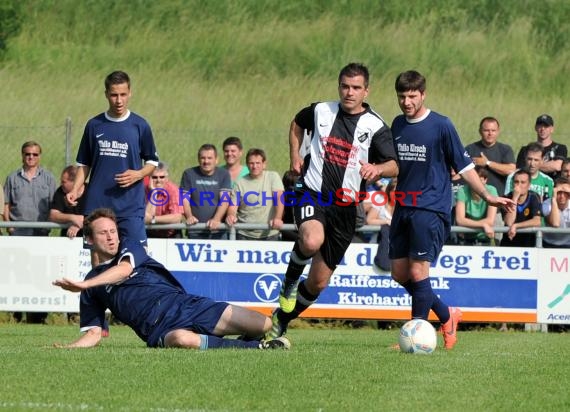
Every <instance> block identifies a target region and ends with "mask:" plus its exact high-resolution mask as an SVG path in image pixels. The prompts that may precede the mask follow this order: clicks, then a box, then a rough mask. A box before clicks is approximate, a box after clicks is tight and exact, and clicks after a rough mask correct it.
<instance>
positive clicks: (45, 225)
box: [0, 222, 570, 247]
mask: <svg viewBox="0 0 570 412" xmlns="http://www.w3.org/2000/svg"><path fill="white" fill-rule="evenodd" d="M67 226H68V225H64V224H59V223H53V222H0V229H2V228H9V227H16V228H28V229H29V228H38V229H61V228H65V227H67ZM146 228H147V229H176V230H188V231H203V230H208V228H207V227H206V224H205V223H196V224H195V225H192V226H188V225H186V224H184V223H169V224H154V225H146ZM239 229H270V227H269V226H268V225H267V224H265V223H236V224H235V225H234V226H229V225H226V224H225V223H222V224H221V225H220V227H219V230H225V231H228V232H229V236H228V237H229V240H235V239H236V232H237V230H239ZM294 230H296V226H295V225H293V224H284V225H283V227H282V228H281V231H294ZM378 230H379V227H378V226H373V225H364V226H362V227H359V228H358V229H356V231H357V232H359V233H363V232H364V233H374V232H378ZM494 230H495V233H507V232H508V231H509V228H508V227H506V226H496V227H494ZM479 232H480V231H479V230H477V229H471V228H467V227H463V226H451V233H479ZM517 233H535V234H536V244H535V246H536V247H542V238H543V234H544V233H558V234H569V233H570V229H566V228H556V227H531V228H524V229H519V230H517Z"/></svg>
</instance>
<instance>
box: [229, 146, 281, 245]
mask: <svg viewBox="0 0 570 412" xmlns="http://www.w3.org/2000/svg"><path fill="white" fill-rule="evenodd" d="M246 162H247V167H248V168H249V174H248V175H246V176H244V177H242V178H239V179H238V180H237V181H236V183H235V185H234V189H233V191H232V204H231V205H230V207H229V208H228V215H227V217H226V223H227V224H228V225H230V226H233V225H234V224H235V223H262V224H266V225H269V229H239V230H238V231H237V239H239V240H279V229H281V227H282V226H283V210H284V204H283V203H284V202H283V201H282V200H283V190H284V188H283V182H282V181H281V178H280V177H279V174H278V173H277V172H274V171H268V170H265V168H266V167H267V156H266V155H265V152H264V151H263V150H262V149H250V150H249V151H248V152H247V156H246Z"/></svg>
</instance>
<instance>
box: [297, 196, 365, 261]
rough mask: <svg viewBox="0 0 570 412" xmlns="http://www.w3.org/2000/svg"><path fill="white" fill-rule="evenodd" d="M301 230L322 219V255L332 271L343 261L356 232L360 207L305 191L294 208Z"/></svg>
mask: <svg viewBox="0 0 570 412" xmlns="http://www.w3.org/2000/svg"><path fill="white" fill-rule="evenodd" d="M294 214H295V223H296V224H297V227H299V226H301V224H302V223H303V222H307V221H309V220H318V221H319V222H321V223H322V225H323V227H324V230H325V240H324V242H323V244H322V246H321V249H320V252H321V255H322V257H323V260H324V262H325V263H326V264H327V266H328V267H329V268H331V269H332V270H335V269H336V266H337V265H338V264H339V263H340V262H341V261H342V258H343V257H344V253H345V252H346V249H348V247H349V246H350V242H352V238H353V237H354V233H355V231H356V206H355V204H354V203H350V204H349V203H344V204H343V203H342V202H341V201H339V200H335V199H334V198H326V197H324V196H323V195H322V194H320V193H317V192H314V191H312V190H308V189H305V190H303V191H297V192H296V203H295V207H294Z"/></svg>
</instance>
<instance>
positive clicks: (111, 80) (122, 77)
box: [105, 70, 131, 91]
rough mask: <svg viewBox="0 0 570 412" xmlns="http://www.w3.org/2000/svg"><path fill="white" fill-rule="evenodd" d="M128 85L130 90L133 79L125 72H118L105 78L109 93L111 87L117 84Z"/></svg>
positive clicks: (106, 89)
mask: <svg viewBox="0 0 570 412" xmlns="http://www.w3.org/2000/svg"><path fill="white" fill-rule="evenodd" d="M123 83H127V85H128V86H129V89H130V88H131V79H130V77H129V75H128V74H127V73H125V72H123V71H120V70H117V71H114V72H113V73H110V74H109V75H107V77H105V91H108V90H109V89H110V88H111V86H113V85H115V84H123Z"/></svg>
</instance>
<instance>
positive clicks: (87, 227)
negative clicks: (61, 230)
mask: <svg viewBox="0 0 570 412" xmlns="http://www.w3.org/2000/svg"><path fill="white" fill-rule="evenodd" d="M103 217H106V218H108V219H111V220H112V221H113V222H115V225H116V224H117V216H116V215H115V212H113V210H111V209H108V208H103V207H102V208H99V209H95V210H94V211H92V212H91V213H89V215H88V216H87V217H86V218H85V220H83V235H84V236H85V237H91V236H93V228H92V227H91V225H92V223H93V222H94V221H96V220H97V219H101V218H103Z"/></svg>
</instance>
